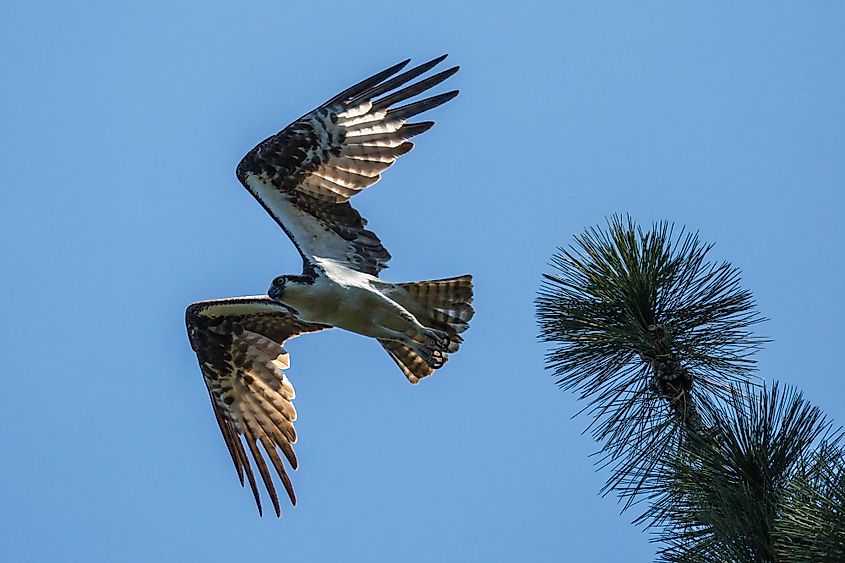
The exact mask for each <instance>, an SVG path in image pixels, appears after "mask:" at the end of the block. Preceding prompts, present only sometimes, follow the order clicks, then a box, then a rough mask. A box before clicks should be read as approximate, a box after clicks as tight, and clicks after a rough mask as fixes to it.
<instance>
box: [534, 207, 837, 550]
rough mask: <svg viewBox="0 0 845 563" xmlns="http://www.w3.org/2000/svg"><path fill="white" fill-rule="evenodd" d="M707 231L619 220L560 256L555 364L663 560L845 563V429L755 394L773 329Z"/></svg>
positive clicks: (554, 280) (550, 310)
mask: <svg viewBox="0 0 845 563" xmlns="http://www.w3.org/2000/svg"><path fill="white" fill-rule="evenodd" d="M711 248H712V246H711V245H708V244H704V243H702V242H701V241H700V239H699V237H698V234H697V233H689V232H686V231H685V230H684V229H678V230H677V231H676V229H675V228H674V226H673V225H671V224H669V223H668V222H661V223H657V224H654V225H652V226H651V228H650V229H643V228H642V227H640V226H639V225H637V224H636V223H635V222H634V221H633V220H632V219H631V218H630V217H628V216H613V217H611V218H610V219H609V220H608V222H607V225H606V227H605V228H601V227H593V228H590V229H587V230H586V231H585V232H584V233H583V234H580V235H577V236H576V237H575V242H574V244H572V245H571V246H569V247H566V248H560V249H558V252H557V253H556V254H555V256H554V257H553V258H552V262H551V267H552V272H551V273H548V274H545V275H544V281H543V285H542V287H541V289H540V291H539V294H538V297H537V300H536V306H537V319H538V323H539V327H540V338H541V340H543V341H544V342H547V343H549V344H550V349H549V351H548V353H547V356H546V360H547V367H548V369H549V370H551V371H552V372H553V374H554V375H555V377H556V379H557V383H558V385H559V386H561V387H562V388H564V389H569V390H573V391H574V392H575V393H576V394H577V396H578V398H579V399H582V400H584V401H585V402H586V407H585V409H584V411H586V412H587V413H588V414H589V416H590V417H591V422H590V424H589V426H588V428H589V429H590V431H591V432H592V434H593V436H594V437H595V439H596V440H597V441H598V442H599V443H600V444H601V450H600V452H599V454H600V456H601V457H600V459H601V462H600V465H602V466H609V467H610V469H611V474H610V478H609V479H608V481H607V483H606V485H605V487H604V489H603V491H602V492H603V493H607V492H610V491H614V492H615V493H617V494H618V495H619V496H620V497H621V499H622V501H623V506H624V508H625V509H627V508H629V507H630V506H631V505H632V504H634V503H637V502H643V503H644V506H645V508H644V510H643V511H642V512H641V514H640V516H639V517H638V518H637V520H636V522H638V523H641V524H644V525H646V526H647V527H648V528H650V529H652V531H653V532H654V533H655V541H657V542H659V543H660V544H661V547H660V551H659V556H660V557H661V560H663V561H714V562H715V561H719V562H723V561H724V562H727V561H737V562H745V561H754V562H758V561H778V562H780V561H845V509H843V507H845V504H844V503H845V472H843V468H845V455H843V450H842V448H840V446H839V441H840V434H839V433H837V432H833V431H832V430H831V426H830V424H829V423H828V422H827V421H826V419H825V418H824V416H823V415H822V413H821V412H820V411H819V409H818V408H816V407H814V406H812V405H810V404H809V403H807V401H806V400H805V399H804V398H803V397H802V396H801V394H800V393H798V392H797V391H795V390H794V389H790V388H783V387H781V386H778V385H777V384H775V385H774V386H771V387H767V386H765V385H759V384H755V383H754V379H755V375H754V370H755V362H754V358H753V355H754V353H755V352H757V351H758V350H759V349H760V347H761V346H762V345H763V344H764V343H765V342H766V340H765V339H764V338H761V337H759V336H756V335H755V334H754V333H753V332H752V328H753V327H754V325H756V324H758V323H760V322H761V321H763V320H764V319H763V317H762V316H761V315H760V314H759V313H758V312H757V311H756V310H755V303H754V300H753V297H752V295H751V293H750V292H749V291H747V290H745V289H743V288H742V287H741V279H740V272H739V270H738V269H737V268H735V267H733V266H732V265H730V264H729V263H727V262H716V261H712V260H710V259H709V253H710V251H711Z"/></svg>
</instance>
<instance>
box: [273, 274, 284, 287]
mask: <svg viewBox="0 0 845 563" xmlns="http://www.w3.org/2000/svg"><path fill="white" fill-rule="evenodd" d="M273 285H275V286H276V287H282V286H284V285H285V277H284V276H279V277H278V278H276V279H274V280H273Z"/></svg>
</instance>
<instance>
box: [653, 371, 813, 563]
mask: <svg viewBox="0 0 845 563" xmlns="http://www.w3.org/2000/svg"><path fill="white" fill-rule="evenodd" d="M702 416H703V418H704V419H705V420H706V423H707V424H708V426H709V427H710V428H711V429H712V430H713V432H712V434H711V436H709V437H703V438H702V437H699V436H695V437H693V438H692V439H691V440H690V442H689V443H687V444H685V445H684V446H683V447H682V448H681V450H680V451H679V453H678V455H677V456H676V457H675V459H674V461H672V462H667V464H666V466H665V468H664V471H663V472H662V474H659V475H655V476H654V482H655V486H656V487H657V488H661V489H662V490H663V491H664V492H663V494H662V495H661V498H659V499H658V500H657V502H655V504H654V505H653V506H652V507H651V509H650V510H649V513H648V516H649V517H651V518H652V519H653V523H654V524H658V525H659V527H661V530H660V532H659V533H658V535H657V538H656V540H655V541H660V542H662V543H664V544H666V547H665V548H663V549H661V551H660V552H659V555H660V557H661V558H662V560H663V561H725V562H734V561H735V562H755V563H756V562H768V561H771V562H775V561H781V560H782V559H781V558H780V557H779V555H778V552H777V550H776V541H775V538H776V537H777V536H778V533H777V532H776V530H777V528H778V527H779V522H780V521H781V518H782V516H781V515H782V512H783V507H785V506H789V505H790V504H791V503H792V500H793V498H794V497H795V496H796V493H795V492H794V491H793V484H794V483H795V482H796V479H797V478H799V477H800V476H801V475H802V474H804V473H806V471H805V468H806V467H807V466H808V464H809V460H812V459H814V458H815V450H814V449H813V448H814V445H815V444H816V443H817V441H818V440H819V439H820V438H822V437H824V436H825V434H826V433H827V432H828V430H829V424H828V423H827V422H826V421H825V418H824V416H823V415H822V413H821V411H820V410H819V409H818V408H817V407H815V406H812V405H810V404H809V403H807V401H805V400H804V398H803V397H802V395H801V393H798V392H797V391H795V390H794V389H790V388H787V389H785V390H783V389H781V388H780V387H779V386H778V385H777V384H775V385H774V386H773V387H772V388H771V389H766V388H763V389H761V390H760V392H759V393H757V394H755V393H754V392H753V389H751V388H750V387H749V386H742V387H740V388H738V389H737V390H736V393H734V395H733V396H732V399H731V400H730V401H729V402H728V403H727V404H725V405H718V406H715V408H708V409H707V411H706V412H703V413H702ZM791 491H793V492H791ZM790 522H793V523H794V522H796V519H792V520H790ZM784 533H785V532H784ZM781 535H783V534H781ZM786 537H789V538H792V539H796V538H797V536H794V535H788V536H786ZM816 560H817V559H810V561H816Z"/></svg>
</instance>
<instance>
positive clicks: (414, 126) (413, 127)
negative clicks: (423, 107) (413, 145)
mask: <svg viewBox="0 0 845 563" xmlns="http://www.w3.org/2000/svg"><path fill="white" fill-rule="evenodd" d="M432 127H434V122H433V121H420V122H419V123H408V124H407V125H405V126H403V127H402V129H401V131H402V132H403V133H407V134H408V137H415V136H417V135H421V134H422V133H425V132H426V131H428V130H429V129H431V128H432Z"/></svg>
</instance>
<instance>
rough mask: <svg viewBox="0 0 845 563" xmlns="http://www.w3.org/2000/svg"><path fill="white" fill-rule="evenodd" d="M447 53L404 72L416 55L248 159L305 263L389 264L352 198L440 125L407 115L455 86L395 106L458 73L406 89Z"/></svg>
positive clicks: (261, 195) (263, 199)
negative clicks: (417, 139)
mask: <svg viewBox="0 0 845 563" xmlns="http://www.w3.org/2000/svg"><path fill="white" fill-rule="evenodd" d="M445 58H446V55H443V56H441V57H438V58H436V59H434V60H432V61H429V62H427V63H425V64H422V65H420V66H418V67H415V68H413V69H411V70H408V71H405V72H403V73H402V74H398V75H396V73H397V72H399V71H400V70H402V69H403V68H404V67H405V66H406V65H407V64H408V62H409V61H410V59H409V60H406V61H403V62H401V63H399V64H397V65H395V66H392V67H390V68H388V69H386V70H384V71H382V72H379V73H378V74H375V75H373V76H371V77H370V78H367V79H366V80H363V81H361V82H359V83H358V84H356V85H354V86H352V87H350V88H348V89H346V90H344V91H343V92H341V93H340V94H338V95H337V96H335V97H333V98H332V99H330V100H328V101H327V102H326V103H325V104H323V105H322V106H320V107H319V108H317V109H315V110H314V111H312V112H311V113H308V114H307V115H305V116H303V117H301V118H300V119H298V120H296V121H295V122H293V123H292V124H290V125H288V126H287V127H286V128H285V129H283V130H282V131H281V132H279V133H277V134H276V135H273V136H272V137H270V138H268V139H265V140H264V141H262V142H261V143H260V144H259V145H258V146H256V147H255V148H254V149H252V150H251V151H249V153H247V155H246V156H245V157H244V158H243V160H241V162H240V164H239V165H238V170H237V174H238V179H239V180H240V181H241V183H242V184H243V185H244V186H245V187H246V188H247V189H248V190H249V191H250V193H251V194H252V195H253V196H255V198H256V199H257V200H258V201H259V203H261V205H262V206H264V208H265V209H266V210H267V211H268V212H269V213H270V214H271V215H272V216H273V218H274V219H275V220H276V222H277V223H279V225H280V226H281V227H282V228H283V229H284V230H285V232H286V233H287V235H288V236H289V237H290V238H291V240H292V241H293V243H294V244H295V245H296V247H297V249H298V250H299V252H300V254H302V258H303V260H304V261H306V262H309V261H311V260H312V258H313V257H315V256H319V257H322V258H331V259H334V260H337V261H340V262H342V263H344V264H345V265H346V266H348V267H350V268H354V269H356V270H359V271H361V272H365V273H368V274H373V275H378V272H379V271H380V270H381V269H382V268H384V267H385V266H386V263H387V261H388V260H389V259H390V254H389V253H388V252H387V250H385V248H384V246H382V244H381V241H380V240H379V238H378V237H377V236H376V235H375V233H373V232H372V231H368V230H366V229H365V228H364V227H365V225H366V224H367V221H366V220H365V219H363V218H362V217H361V215H360V214H359V213H358V212H357V211H355V209H353V208H352V206H351V205H350V204H349V202H348V200H349V198H351V197H352V196H354V195H355V194H357V193H358V192H360V191H361V190H363V189H364V188H366V187H367V186H371V185H372V184H374V183H376V182H377V181H378V180H379V177H380V174H381V172H383V171H384V170H385V169H386V168H388V167H390V165H391V164H393V163H394V162H395V161H396V159H397V158H399V157H400V156H401V155H403V154H405V153H407V152H408V151H409V150H411V148H413V146H414V145H413V143H411V142H410V141H409V139H411V138H412V137H414V136H416V135H419V134H420V133H423V132H425V131H427V130H428V129H430V128H431V126H432V125H434V122H433V121H424V122H420V123H408V121H407V120H408V119H410V118H412V117H414V116H415V115H418V114H420V113H422V112H424V111H427V110H429V109H432V108H435V107H437V106H439V105H441V104H443V103H445V102H447V101H449V100H451V99H452V98H454V97H455V96H457V95H458V91H457V90H453V91H451V92H446V93H445V94H439V95H437V96H432V97H430V98H426V99H423V100H420V101H417V102H413V103H409V104H406V105H403V106H399V107H395V106H396V105H397V104H399V103H401V102H403V101H405V100H408V99H410V98H412V97H414V96H417V95H418V94H421V93H423V92H425V91H426V90H428V89H429V88H432V87H433V86H436V85H437V84H440V83H441V82H443V81H444V80H446V79H447V78H449V77H450V76H452V75H453V74H455V73H456V72H457V71H458V68H459V67H453V68H450V69H448V70H445V71H443V72H440V73H438V74H435V75H433V76H430V77H429V78H426V79H424V80H420V81H417V82H414V83H412V84H411V85H409V86H406V87H404V88H400V87H402V86H404V85H405V84H407V83H408V82H412V81H413V80H414V79H415V78H417V77H418V76H420V75H422V74H423V73H425V72H427V71H429V70H430V69H431V68H433V67H434V66H435V65H436V64H438V63H439V62H441V61H442V60H443V59H445ZM394 75H396V76H394ZM391 77H392V78H391Z"/></svg>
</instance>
